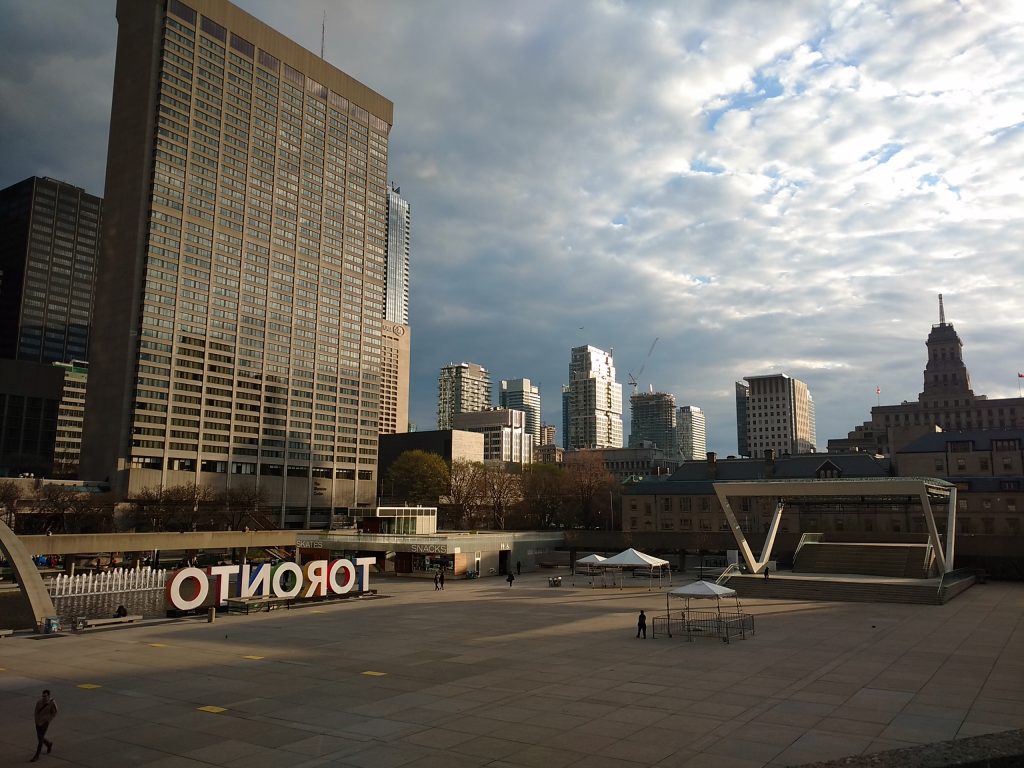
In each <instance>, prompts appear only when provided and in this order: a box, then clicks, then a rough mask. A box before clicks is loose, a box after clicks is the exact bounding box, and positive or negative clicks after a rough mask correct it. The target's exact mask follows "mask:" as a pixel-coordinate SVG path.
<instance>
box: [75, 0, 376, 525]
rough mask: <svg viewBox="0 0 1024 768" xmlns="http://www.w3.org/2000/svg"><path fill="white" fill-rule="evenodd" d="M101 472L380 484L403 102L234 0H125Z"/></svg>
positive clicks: (322, 489) (90, 416)
mask: <svg viewBox="0 0 1024 768" xmlns="http://www.w3.org/2000/svg"><path fill="white" fill-rule="evenodd" d="M117 18H118V41H117V59H116V65H115V71H114V95H113V104H112V107H111V126H110V150H109V152H108V155H107V181H106V198H105V201H104V205H105V210H104V219H103V239H102V250H101V256H100V268H99V270H98V274H99V281H98V285H97V310H96V313H95V325H94V327H95V333H96V335H97V336H98V337H100V338H102V339H103V342H104V343H103V344H102V345H96V348H95V349H94V350H93V354H92V355H91V356H90V360H89V362H90V367H89V376H90V386H89V394H88V402H87V410H86V424H85V444H84V450H83V469H84V471H85V474H86V475H87V476H91V477H104V476H109V477H110V478H111V480H112V481H113V483H114V486H115V489H117V490H120V491H122V492H127V493H128V494H132V493H134V492H137V491H138V490H139V489H141V488H143V487H157V486H167V485H176V484H181V483H187V482H196V483H199V484H202V485H207V486H210V487H212V488H214V489H218V490H219V489H224V488H228V487H232V488H233V487H242V486H245V487H254V486H257V485H259V486H260V487H262V488H263V489H264V492H265V497H266V499H267V501H268V503H270V504H272V505H273V506H274V507H276V508H278V509H279V510H280V522H281V524H283V525H299V526H309V525H311V524H313V525H322V524H323V523H324V522H325V521H326V520H327V519H328V516H329V513H330V511H331V510H332V509H333V508H345V507H348V506H354V505H357V504H361V503H363V504H368V503H372V501H373V499H374V496H375V490H376V482H375V470H376V464H377V443H378V428H379V421H380V397H381V392H380V389H381V364H382V344H381V324H382V322H383V317H384V292H385V291H384V286H385V279H386V266H387V259H386V256H387V254H386V250H385V246H386V242H387V152H388V134H389V131H390V127H391V118H392V104H391V102H390V101H388V100H387V99H385V98H384V97H383V96H381V95H379V94H377V93H375V92H374V91H372V90H371V89H369V88H368V87H366V86H365V85H363V84H361V83H359V82H357V81H355V80H353V79H352V78H351V77H349V76H348V75H346V74H345V73H344V72H341V71H340V70H338V69H336V68H335V67H333V66H331V65H330V64H328V63H327V62H326V61H324V60H323V59H321V58H320V57H318V56H316V55H314V54H313V53H311V52H310V51H308V50H306V49H304V48H302V47H301V46H299V45H298V44H296V43H295V42H293V41H291V40H289V39H287V38H285V37H284V36H283V35H281V34H280V33H278V32H276V31H275V30H273V29H271V28H270V27H268V26H266V25H265V24H262V23H261V22H259V21H257V20H256V19H255V18H253V17H252V16H250V15H249V14H247V13H245V12H243V11H241V10H240V9H238V8H236V7H235V6H233V5H231V4H230V3H228V2H226V0H188V2H183V1H182V0H119V2H118V5H117Z"/></svg>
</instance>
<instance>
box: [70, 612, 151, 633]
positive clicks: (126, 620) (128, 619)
mask: <svg viewBox="0 0 1024 768" xmlns="http://www.w3.org/2000/svg"><path fill="white" fill-rule="evenodd" d="M136 621H142V616H114V617H112V618H109V619H86V618H77V619H75V630H76V631H80V630H83V629H92V628H94V627H106V626H109V625H111V624H134V623H135V622H136Z"/></svg>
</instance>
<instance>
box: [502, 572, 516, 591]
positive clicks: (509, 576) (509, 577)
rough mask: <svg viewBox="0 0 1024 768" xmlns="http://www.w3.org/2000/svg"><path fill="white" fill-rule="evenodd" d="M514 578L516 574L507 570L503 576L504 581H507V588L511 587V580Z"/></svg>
mask: <svg viewBox="0 0 1024 768" xmlns="http://www.w3.org/2000/svg"><path fill="white" fill-rule="evenodd" d="M515 580H516V575H515V574H514V573H512V571H509V572H508V576H507V577H505V581H507V582H508V588H509V589H512V582H513V581H515Z"/></svg>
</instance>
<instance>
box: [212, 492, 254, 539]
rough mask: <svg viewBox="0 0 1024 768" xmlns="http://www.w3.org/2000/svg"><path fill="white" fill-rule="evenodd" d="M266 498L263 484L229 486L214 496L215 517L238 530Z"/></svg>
mask: <svg viewBox="0 0 1024 768" xmlns="http://www.w3.org/2000/svg"><path fill="white" fill-rule="evenodd" d="M266 499H267V494H266V491H265V489H264V488H263V486H262V485H254V486H246V487H243V488H228V489H227V490H226V491H223V492H221V493H218V494H217V496H216V497H215V498H214V503H215V506H214V508H213V511H214V519H215V520H217V521H219V522H222V523H223V524H224V525H225V526H226V527H227V529H228V530H229V531H237V530H239V529H241V528H242V525H243V523H244V522H245V519H246V518H247V517H251V515H252V513H253V512H254V511H255V510H256V509H258V508H259V506H260V504H263V503H264V502H265V501H266Z"/></svg>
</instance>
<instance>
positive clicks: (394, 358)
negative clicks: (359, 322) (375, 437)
mask: <svg viewBox="0 0 1024 768" xmlns="http://www.w3.org/2000/svg"><path fill="white" fill-rule="evenodd" d="M381 341H382V351H383V357H384V363H383V365H382V366H381V390H380V433H381V434H382V435H393V434H395V433H396V432H408V431H409V359H410V355H411V351H412V347H411V345H412V333H411V329H410V328H409V326H408V325H402V324H401V323H393V322H391V321H390V320H385V321H384V325H383V326H382V327H381Z"/></svg>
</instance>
